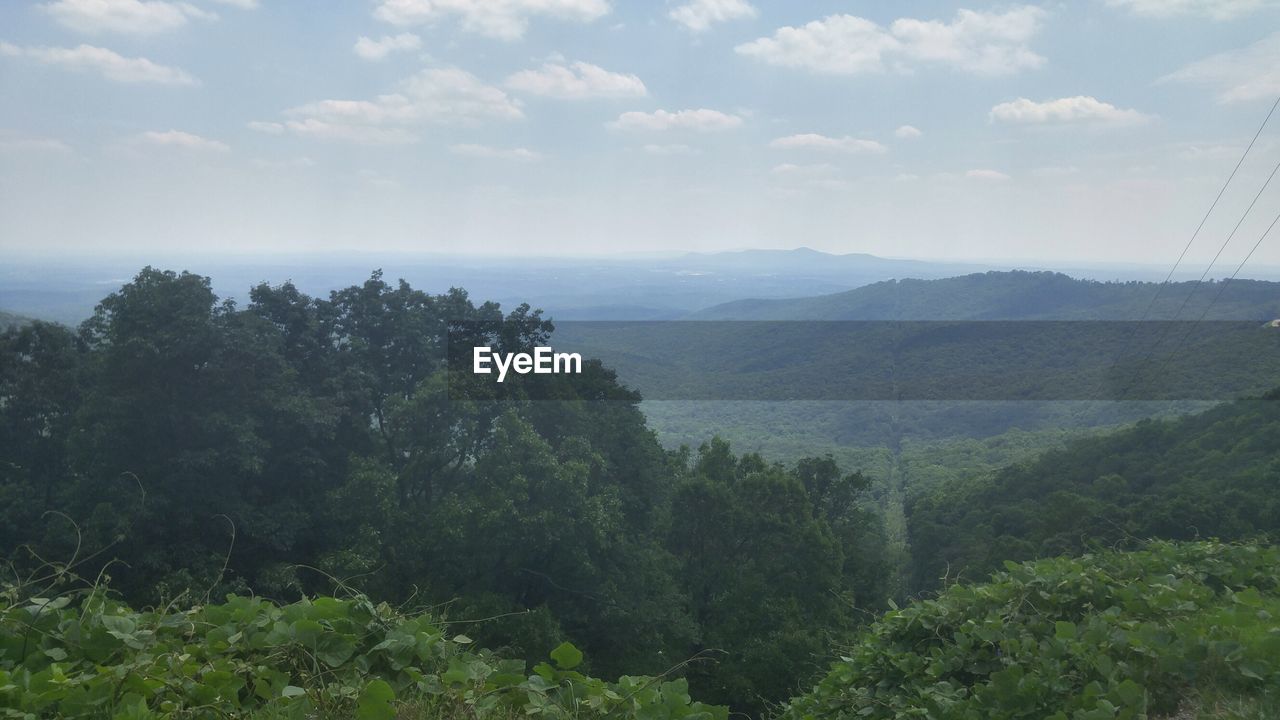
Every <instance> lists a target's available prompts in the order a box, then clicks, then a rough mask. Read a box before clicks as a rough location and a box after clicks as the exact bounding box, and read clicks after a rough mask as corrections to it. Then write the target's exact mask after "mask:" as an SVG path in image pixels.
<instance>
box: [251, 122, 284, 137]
mask: <svg viewBox="0 0 1280 720" xmlns="http://www.w3.org/2000/svg"><path fill="white" fill-rule="evenodd" d="M246 126H247V127H248V128H249V129H250V130H256V131H257V132H260V133H266V134H268V135H283V134H284V124H283V123H278V122H263V121H261V120H254V121H252V122H249V123H246Z"/></svg>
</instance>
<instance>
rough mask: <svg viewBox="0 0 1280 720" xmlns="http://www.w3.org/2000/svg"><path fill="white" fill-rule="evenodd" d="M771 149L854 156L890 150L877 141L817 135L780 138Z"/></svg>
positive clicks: (771, 144)
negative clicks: (823, 151)
mask: <svg viewBox="0 0 1280 720" xmlns="http://www.w3.org/2000/svg"><path fill="white" fill-rule="evenodd" d="M769 147H771V148H777V149H779V150H826V151H832V152H843V153H850V154H853V155H867V154H871V155H879V154H881V153H885V152H888V150H889V148H887V147H885V146H884V145H883V144H882V143H878V142H876V141H875V140H864V139H862V138H855V137H849V136H847V135H846V136H844V137H827V136H826V135H818V134H816V133H804V134H801V135H789V136H787V137H780V138H778V139H776V140H774V141H773V142H771V143H769Z"/></svg>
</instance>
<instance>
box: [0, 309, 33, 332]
mask: <svg viewBox="0 0 1280 720" xmlns="http://www.w3.org/2000/svg"><path fill="white" fill-rule="evenodd" d="M29 322H31V319H30V318H25V317H23V316H21V315H15V314H13V313H8V312H5V311H3V310H0V330H8V329H9V328H11V327H21V326H23V325H26V324H27V323H29Z"/></svg>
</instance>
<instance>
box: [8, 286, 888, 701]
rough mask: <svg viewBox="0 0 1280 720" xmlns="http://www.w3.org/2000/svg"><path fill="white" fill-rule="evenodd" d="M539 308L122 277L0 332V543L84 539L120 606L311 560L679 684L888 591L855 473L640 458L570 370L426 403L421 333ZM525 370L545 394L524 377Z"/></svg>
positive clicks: (720, 457) (814, 641)
mask: <svg viewBox="0 0 1280 720" xmlns="http://www.w3.org/2000/svg"><path fill="white" fill-rule="evenodd" d="M552 330H553V326H552V325H551V323H549V322H548V321H546V320H545V319H543V318H542V317H541V315H540V314H539V313H537V312H534V311H531V310H530V309H529V308H528V307H527V306H523V307H519V308H516V309H515V310H514V311H511V312H507V313H505V314H504V313H503V312H502V311H501V310H500V309H499V308H498V307H497V306H496V305H494V304H491V303H484V304H479V305H477V304H475V303H473V302H472V301H471V300H470V299H469V298H468V297H467V295H466V294H465V293H464V292H462V291H458V290H455V291H451V292H449V293H447V294H444V295H429V294H426V293H423V292H420V291H417V290H414V289H412V288H411V287H409V286H408V285H407V284H405V283H399V284H394V283H388V282H386V281H384V280H383V279H382V278H381V276H380V274H377V273H375V274H374V275H373V276H372V277H371V278H370V279H369V280H368V281H367V282H365V283H364V284H362V285H360V286H354V287H350V288H347V289H344V290H340V291H337V292H334V293H333V294H332V295H331V296H330V297H329V298H327V299H317V298H310V297H307V296H305V295H303V294H301V293H299V292H298V291H297V290H296V288H294V287H292V286H291V285H288V284H286V285H282V286H278V287H271V286H267V285H260V286H258V287H256V288H254V289H253V291H252V294H251V302H250V303H249V304H248V305H247V306H245V307H243V308H239V307H237V306H235V305H234V304H233V303H230V302H222V301H219V299H218V298H217V297H215V295H214V293H213V292H212V291H211V289H210V286H209V282H208V280H207V279H205V278H202V277H199V276H196V275H192V274H188V273H182V274H175V273H172V272H161V271H158V270H153V269H146V270H143V271H142V272H141V273H140V274H139V275H138V276H137V277H136V278H135V279H134V280H133V281H132V282H130V283H128V284H127V285H125V286H124V287H123V288H122V289H121V290H120V291H118V292H116V293H113V294H112V295H111V296H109V297H108V298H106V299H105V300H104V301H103V302H102V303H101V304H100V306H99V307H98V310H97V312H96V313H95V315H94V317H93V318H91V319H90V320H88V321H87V322H85V323H84V324H83V325H82V326H81V327H80V328H79V329H77V330H72V329H68V328H65V327H62V326H59V325H51V324H44V323H34V324H31V325H28V326H25V327H22V328H19V329H15V330H11V331H9V332H8V333H7V334H5V335H3V336H2V338H0V472H3V477H2V479H0V515H2V517H0V545H2V546H3V547H5V548H15V549H17V550H15V552H14V558H13V562H15V563H17V564H18V566H19V567H22V566H23V564H24V563H29V562H34V561H36V560H37V559H40V560H44V559H53V558H69V557H73V556H74V557H78V558H81V559H80V560H79V561H78V562H79V563H80V565H79V568H78V570H79V572H80V573H81V574H82V575H88V576H90V577H92V576H95V575H97V574H98V573H99V572H101V573H103V574H106V575H109V576H110V578H111V585H112V587H113V588H114V589H115V590H116V591H118V592H120V593H121V594H122V596H123V597H124V599H126V600H127V601H130V602H132V603H135V604H146V605H163V604H165V603H168V602H172V601H179V602H181V601H183V600H184V599H185V600H186V601H189V600H190V599H191V598H193V597H206V596H213V597H220V596H221V595H222V594H224V593H226V592H228V591H238V592H253V593H256V594H259V595H265V596H268V597H273V598H279V599H284V600H287V599H295V598H298V597H300V596H302V595H304V594H308V593H315V592H330V591H332V590H333V589H334V587H335V584H336V583H341V584H342V585H343V586H351V587H356V588H359V589H361V590H362V591H364V592H367V593H368V594H369V595H370V596H372V597H375V598H378V599H380V600H386V601H391V602H397V603H398V602H413V603H418V604H421V605H424V606H427V605H438V604H441V603H448V605H447V607H448V610H447V612H448V613H449V615H450V616H451V617H455V618H466V619H479V618H489V617H495V618H499V619H496V620H493V621H490V622H487V623H481V624H478V625H477V628H476V630H475V631H474V634H475V635H476V637H477V638H478V639H481V640H484V641H486V642H489V643H491V644H493V645H501V646H505V647H509V648H511V650H512V652H514V653H516V654H517V655H520V654H523V655H524V656H526V657H530V658H534V657H537V658H540V657H542V656H543V655H544V654H545V652H546V650H547V649H548V648H550V647H554V646H555V645H556V644H558V643H559V642H561V641H564V640H566V639H569V640H572V641H573V642H575V643H577V644H578V645H579V646H580V647H582V648H583V649H584V650H585V651H586V652H587V656H588V657H589V658H590V663H591V668H592V670H593V671H596V672H600V673H602V674H605V675H617V674H620V673H622V672H654V673H656V672H660V671H662V670H665V669H666V668H668V667H669V666H671V665H672V664H674V663H675V662H678V661H680V660H683V659H686V658H690V657H695V656H699V655H700V654H702V655H705V656H707V657H706V661H705V662H700V663H695V664H693V665H692V666H691V667H690V668H689V670H688V671H687V675H688V676H689V678H690V681H691V683H692V684H693V687H694V688H695V690H696V691H698V692H699V693H700V696H701V697H704V698H707V699H710V700H714V701H727V700H730V699H732V700H733V701H734V702H735V704H737V705H740V706H741V707H744V708H759V707H760V704H759V703H760V702H762V701H764V700H773V701H777V700H781V699H783V698H785V697H786V696H788V694H790V693H791V692H792V691H794V690H795V689H796V688H797V687H798V685H799V684H800V683H801V682H802V681H803V680H805V679H806V678H807V677H808V675H809V673H811V672H812V670H813V668H814V667H816V665H815V663H816V662H818V660H819V659H820V658H821V657H822V656H823V654H824V653H825V649H826V648H827V647H828V645H829V643H831V642H832V641H833V640H834V639H836V638H838V637H840V636H842V635H843V634H846V633H848V632H849V631H850V630H851V629H852V628H853V626H854V624H856V622H857V621H858V619H859V618H860V617H861V614H860V613H859V612H858V611H857V609H872V608H875V607H877V606H878V604H879V603H881V602H882V601H883V600H884V598H885V594H886V593H885V590H884V585H883V582H884V578H885V576H886V574H887V568H886V567H885V562H884V558H883V553H882V552H881V549H882V547H883V533H882V529H881V527H880V520H879V517H878V515H876V514H874V513H872V512H870V511H868V509H867V508H866V507H864V503H863V501H862V496H863V495H864V494H865V490H866V488H867V485H868V482H867V480H866V478H864V477H862V476H860V475H857V474H848V473H845V472H842V471H841V470H840V469H839V468H838V467H837V466H836V465H835V463H834V462H832V461H831V460H829V459H822V458H816V459H806V460H802V461H800V462H797V463H794V464H793V465H792V466H790V467H782V466H779V465H775V464H770V463H769V462H767V461H765V460H764V459H762V458H761V457H759V456H754V455H746V456H742V457H736V456H735V455H734V454H733V453H732V452H731V450H730V448H729V447H728V446H727V445H725V444H724V443H722V442H711V443H709V444H707V445H705V446H703V447H702V448H701V449H699V450H698V451H696V452H689V451H682V452H667V451H664V450H663V449H662V448H661V447H660V446H659V445H658V443H657V441H656V440H655V438H654V435H653V433H652V432H651V431H649V430H648V429H647V428H646V427H645V422H644V418H643V416H642V415H641V413H640V411H639V410H638V409H637V405H636V404H637V402H638V400H639V398H638V396H637V395H635V394H634V393H632V392H630V391H628V390H627V389H625V388H623V387H622V386H620V385H619V384H618V383H617V382H616V380H615V378H614V376H613V375H612V373H611V372H609V371H608V370H606V369H604V368H603V367H601V366H600V365H599V364H598V363H589V364H588V366H587V368H586V371H585V374H584V375H583V376H575V378H574V382H573V383H572V384H571V385H570V384H568V383H565V384H564V385H563V386H562V387H560V388H559V389H558V390H557V391H556V392H558V394H557V395H556V397H557V398H559V399H558V400H556V401H545V400H540V401H532V400H529V399H528V398H527V396H526V394H525V393H524V392H523V390H522V388H521V387H520V386H519V384H517V383H508V384H506V385H504V386H503V390H502V391H501V395H499V394H497V392H496V391H493V392H494V394H493V395H492V396H491V397H489V398H488V399H480V393H479V392H475V393H469V394H468V399H467V400H466V401H458V400H454V401H450V400H449V398H448V390H449V381H448V379H447V377H446V376H447V374H448V373H449V370H448V363H447V360H448V352H449V349H448V348H447V347H446V342H445V340H446V338H447V337H448V335H449V333H450V332H453V333H454V336H455V337H456V336H457V334H458V333H466V332H471V333H481V334H483V335H484V338H485V342H486V343H489V344H493V345H494V346H495V347H498V348H502V349H505V350H514V349H519V348H527V347H531V346H533V345H536V344H538V343H539V342H544V341H545V338H546V336H547V335H548V334H549V333H550V332H552ZM544 390H545V388H544Z"/></svg>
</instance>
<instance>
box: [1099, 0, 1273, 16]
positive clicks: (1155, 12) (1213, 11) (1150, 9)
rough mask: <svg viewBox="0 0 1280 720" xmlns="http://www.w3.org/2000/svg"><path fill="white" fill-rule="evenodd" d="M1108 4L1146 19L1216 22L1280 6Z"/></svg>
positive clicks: (1258, 2) (1128, 0) (1249, 0)
mask: <svg viewBox="0 0 1280 720" xmlns="http://www.w3.org/2000/svg"><path fill="white" fill-rule="evenodd" d="M1107 4H1108V5H1110V6H1112V7H1118V8H1124V9H1126V10H1129V11H1130V12H1132V13H1133V14H1135V15H1143V16H1146V17H1157V18H1168V17H1175V16H1178V15H1197V16H1200V17H1207V18H1212V19H1214V20H1231V19H1232V18H1237V17H1241V16H1243V15H1248V14H1249V13H1252V12H1254V11H1256V10H1261V9H1263V8H1268V7H1276V6H1277V5H1280V3H1277V2H1276V0H1107Z"/></svg>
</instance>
